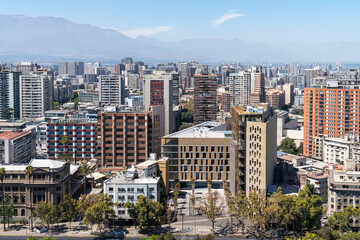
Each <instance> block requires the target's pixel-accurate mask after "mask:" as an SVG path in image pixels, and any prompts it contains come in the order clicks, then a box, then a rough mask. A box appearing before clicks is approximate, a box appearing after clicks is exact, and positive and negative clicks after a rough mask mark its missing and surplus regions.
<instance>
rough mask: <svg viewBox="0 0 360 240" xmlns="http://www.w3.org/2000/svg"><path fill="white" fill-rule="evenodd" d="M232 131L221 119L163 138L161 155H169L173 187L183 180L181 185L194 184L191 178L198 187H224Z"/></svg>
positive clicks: (227, 177)
mask: <svg viewBox="0 0 360 240" xmlns="http://www.w3.org/2000/svg"><path fill="white" fill-rule="evenodd" d="M230 139H231V131H228V130H226V124H225V123H222V122H215V121H210V122H205V123H201V124H198V125H196V126H193V127H190V128H187V129H185V130H182V131H179V132H176V133H173V134H170V135H167V136H164V137H163V138H162V140H161V142H162V144H161V147H162V150H161V153H162V156H163V157H168V158H169V161H170V164H169V179H170V185H171V187H174V185H175V183H176V181H180V184H181V185H182V187H185V188H186V187H188V188H190V187H191V179H195V180H196V184H197V185H198V186H204V187H206V186H207V183H206V181H207V180H211V181H212V184H213V186H214V187H219V188H220V187H222V181H224V180H225V181H229V174H230V165H229V160H230V152H229V140H230Z"/></svg>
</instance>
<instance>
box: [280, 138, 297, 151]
mask: <svg viewBox="0 0 360 240" xmlns="http://www.w3.org/2000/svg"><path fill="white" fill-rule="evenodd" d="M278 150H279V151H282V152H285V153H289V154H297V153H298V152H297V148H296V144H295V141H294V139H291V138H289V137H286V138H284V139H283V140H281V143H280V145H279V146H278Z"/></svg>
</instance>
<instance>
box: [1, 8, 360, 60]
mask: <svg viewBox="0 0 360 240" xmlns="http://www.w3.org/2000/svg"><path fill="white" fill-rule="evenodd" d="M0 32H1V33H2V34H1V37H0V61H20V60H35V61H39V62H57V61H59V60H71V59H79V60H97V61H114V62H116V61H119V60H120V59H121V58H123V57H128V56H131V57H134V58H135V59H139V60H144V61H151V60H153V61H172V60H174V61H179V60H185V61H188V60H198V61H202V62H225V61H240V62H299V61H353V62H359V61H360V44H359V43H348V42H340V43H319V44H301V43H289V42H287V43H265V42H263V41H259V42H256V43H255V42H247V41H244V40H240V39H237V38H235V39H232V40H227V39H221V38H216V39H186V40H182V41H170V42H164V41H158V40H156V39H153V38H148V37H142V36H140V37H138V38H136V39H132V38H129V37H127V36H125V35H123V34H121V33H120V32H118V31H115V30H111V29H103V28H100V27H96V26H92V25H88V24H77V23H73V22H71V21H68V20H66V19H63V18H55V17H27V16H9V15H0Z"/></svg>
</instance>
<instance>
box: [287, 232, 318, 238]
mask: <svg viewBox="0 0 360 240" xmlns="http://www.w3.org/2000/svg"><path fill="white" fill-rule="evenodd" d="M286 240H324V238H321V237H319V236H318V235H316V234H315V233H309V232H307V233H306V234H305V236H300V237H295V236H293V237H287V238H286Z"/></svg>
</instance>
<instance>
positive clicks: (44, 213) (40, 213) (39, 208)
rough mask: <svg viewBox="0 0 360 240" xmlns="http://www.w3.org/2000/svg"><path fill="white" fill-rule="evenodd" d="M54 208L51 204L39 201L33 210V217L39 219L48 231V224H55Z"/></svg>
mask: <svg viewBox="0 0 360 240" xmlns="http://www.w3.org/2000/svg"><path fill="white" fill-rule="evenodd" d="M54 208H56V206H54V205H53V204H52V202H49V203H47V202H45V201H41V202H39V203H38V204H36V206H35V209H34V215H35V216H36V217H38V218H40V220H41V223H42V224H45V225H46V227H47V229H48V230H49V231H50V224H53V223H55V222H56V221H55V220H56V217H57V216H56V210H54Z"/></svg>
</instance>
